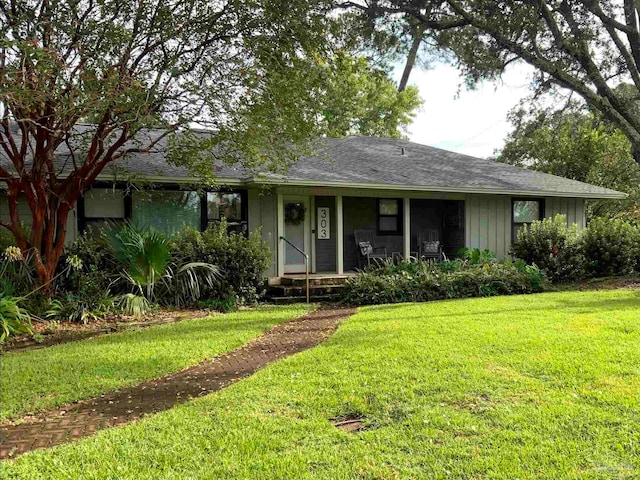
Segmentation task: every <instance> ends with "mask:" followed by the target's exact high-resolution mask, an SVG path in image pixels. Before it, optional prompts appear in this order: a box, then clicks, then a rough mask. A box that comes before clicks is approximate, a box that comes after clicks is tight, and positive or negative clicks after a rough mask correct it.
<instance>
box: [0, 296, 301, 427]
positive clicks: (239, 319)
mask: <svg viewBox="0 0 640 480" xmlns="http://www.w3.org/2000/svg"><path fill="white" fill-rule="evenodd" d="M307 310H308V308H307V307H306V306H301V305H296V306H290V307H262V308H258V309H255V310H244V311H240V312H237V313H231V314H227V315H216V316H213V317H210V318H203V319H198V320H184V321H181V322H178V323H173V324H167V325H160V326H156V327H149V328H144V329H139V330H135V331H128V332H124V333H116V334H112V335H105V336H101V337H97V338H93V339H90V340H84V341H80V342H72V343H67V344H63V345H57V346H52V347H48V348H43V349H40V350H31V351H26V352H22V353H8V354H6V355H4V356H3V357H2V361H1V362H0V373H1V375H0V416H1V417H2V418H3V419H6V418H18V417H21V416H24V415H25V414H28V413H33V412H37V411H39V410H43V409H48V408H52V407H56V406H59V405H63V404H65V403H68V402H71V401H75V400H80V399H82V398H89V397H92V396H95V395H98V394H100V393H104V392H107V391H109V390H114V389H117V388H119V387H123V386H126V385H135V384H137V383H140V382H143V381H144V380H147V379H150V378H154V377H159V376H161V375H164V374H167V373H171V372H175V371H178V370H181V369H183V368H185V367H188V366H190V365H195V364H197V363H200V362H201V361H202V360H204V359H206V358H209V357H212V356H215V355H218V354H220V353H223V352H226V351H228V350H232V349H234V348H236V347H239V346H240V345H242V344H244V343H246V342H248V341H249V340H251V339H252V338H254V337H257V336H258V335H260V334H261V333H263V332H264V331H266V330H268V329H269V328H271V327H272V326H274V325H276V324H278V323H281V322H284V321H285V320H288V319H290V318H293V317H297V316H299V315H302V314H303V313H305V312H306V311H307Z"/></svg>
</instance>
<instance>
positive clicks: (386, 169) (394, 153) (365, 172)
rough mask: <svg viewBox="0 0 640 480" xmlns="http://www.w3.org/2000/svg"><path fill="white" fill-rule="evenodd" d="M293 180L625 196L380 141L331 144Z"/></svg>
mask: <svg viewBox="0 0 640 480" xmlns="http://www.w3.org/2000/svg"><path fill="white" fill-rule="evenodd" d="M403 152H404V155H403ZM287 180H288V181H289V182H291V183H295V182H296V181H313V182H317V183H319V184H322V183H328V184H338V183H345V184H357V185H362V186H365V185H367V184H373V185H387V186H389V187H390V188H392V187H398V188H400V187H402V188H406V189H412V188H413V187H415V188H416V189H419V190H421V189H424V190H442V191H459V192H475V191H478V192H482V193H485V192H486V193H491V192H495V193H511V192H518V193H521V194H529V193H530V194H549V195H561V196H580V197H591V198H600V197H617V198H622V197H624V196H625V194H623V193H620V192H617V191H615V190H610V189H608V188H602V187H596V186H595V185H590V184H587V183H583V182H578V181H575V180H569V179H566V178H562V177H558V176H555V175H549V174H546V173H542V172H537V171H535V170H528V169H525V168H521V167H515V166H513V165H507V164H504V163H499V162H495V161H492V160H486V159H481V158H476V157H471V156H468V155H463V154H460V153H455V152H450V151H447V150H442V149H439V148H434V147H429V146H426V145H421V144H418V143H414V142H410V141H407V140H399V139H393V138H375V137H347V138H342V139H328V140H327V141H326V147H325V148H324V149H323V155H322V156H318V157H314V158H304V159H302V160H301V161H300V162H299V163H298V164H296V165H294V166H293V167H292V168H291V169H290V171H289V173H288V175H287Z"/></svg>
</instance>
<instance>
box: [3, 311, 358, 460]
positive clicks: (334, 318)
mask: <svg viewBox="0 0 640 480" xmlns="http://www.w3.org/2000/svg"><path fill="white" fill-rule="evenodd" d="M354 312H355V309H350V308H337V307H324V308H320V309H318V310H315V311H313V312H310V313H308V314H306V315H304V316H302V317H300V318H297V319H294V320H291V321H288V322H285V323H282V324H280V325H277V326H275V327H273V328H272V329H271V330H269V331H268V332H266V333H265V334H263V335H262V336H260V337H258V338H257V339H255V340H253V341H251V342H249V343H247V344H246V345H244V346H242V347H240V348H238V349H236V350H233V351H231V352H228V353H226V354H224V355H221V356H219V357H216V358H213V359H209V360H205V361H204V362H202V363H200V364H198V365H195V366H193V367H190V368H187V369H185V370H182V371H180V372H175V373H172V374H170V375H166V376H164V377H160V378H157V379H154V380H150V381H147V382H144V383H141V384H139V385H135V386H133V387H129V388H125V389H122V390H117V391H114V392H110V393H108V394H105V395H102V396H100V397H96V398H92V399H89V400H83V401H81V402H78V403H75V404H71V405H67V406H66V407H61V408H58V409H55V410H52V411H49V412H44V413H42V414H40V415H38V416H36V417H28V418H25V419H23V422H22V423H19V424H14V425H7V426H2V427H0V460H1V459H8V458H15V457H17V456H19V455H21V454H22V453H25V452H28V451H31V450H35V449H38V448H46V447H52V446H54V445H59V444H61V443H66V442H69V441H71V440H74V439H76V438H81V437H85V436H88V435H92V434H93V433H95V432H97V431H98V430H102V429H105V428H110V427H115V426H117V425H123V424H126V423H129V422H132V421H134V420H137V419H139V418H141V417H143V416H144V415H149V414H152V413H156V412H161V411H163V410H167V409H169V408H172V407H173V406H175V405H177V404H179V403H183V402H186V401H187V400H189V399H190V398H193V397H199V396H202V395H206V394H208V393H211V392H215V391H216V390H220V389H221V388H224V387H226V386H228V385H229V384H230V383H232V382H234V381H236V380H240V379H242V378H245V377H248V376H249V375H251V374H253V373H255V372H256V371H257V370H259V369H260V368H262V367H264V366H265V365H268V364H269V363H271V362H274V361H276V360H279V359H281V358H284V357H287V356H289V355H293V354H294V353H298V352H301V351H303V350H307V349H308V348H311V347H314V346H316V345H318V344H320V343H322V342H324V341H325V340H326V339H327V338H329V337H330V336H331V335H332V334H333V333H334V332H335V331H336V329H337V328H338V324H339V323H340V322H341V321H342V320H344V319H345V318H347V317H349V316H351V315H352V314H353V313H354Z"/></svg>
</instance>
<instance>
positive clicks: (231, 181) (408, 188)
mask: <svg viewBox="0 0 640 480" xmlns="http://www.w3.org/2000/svg"><path fill="white" fill-rule="evenodd" d="M139 178H140V179H141V180H142V179H143V180H145V181H148V182H151V183H171V184H178V185H196V184H198V183H202V182H201V180H200V179H199V178H198V177H166V176H161V175H153V176H143V175H140V177H139ZM96 180H100V181H106V182H109V181H113V175H104V176H103V175H98V178H97V179H96ZM216 183H218V184H219V185H222V186H224V185H229V186H244V187H251V186H265V185H267V186H268V185H274V186H292V187H316V188H317V187H329V188H340V189H345V188H358V189H368V190H385V191H393V190H395V191H403V192H440V193H466V194H478V195H511V196H531V197H562V198H567V197H570V198H585V199H593V200H596V199H602V200H604V199H617V200H620V199H624V198H627V197H628V196H629V195H628V194H626V193H622V192H616V191H613V190H612V191H611V192H612V193H605V192H603V193H599V194H596V193H584V192H583V193H578V192H554V191H545V190H509V189H498V188H496V189H490V188H475V187H437V186H425V185H390V184H384V183H344V182H328V181H322V182H317V181H312V180H287V179H259V178H256V177H253V178H248V179H238V178H219V179H218V180H217V181H216Z"/></svg>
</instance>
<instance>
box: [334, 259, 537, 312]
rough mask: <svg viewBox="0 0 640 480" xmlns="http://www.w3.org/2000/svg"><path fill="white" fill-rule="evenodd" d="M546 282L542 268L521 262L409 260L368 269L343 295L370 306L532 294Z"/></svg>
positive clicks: (352, 301) (350, 301) (346, 286)
mask: <svg viewBox="0 0 640 480" xmlns="http://www.w3.org/2000/svg"><path fill="white" fill-rule="evenodd" d="M454 264H455V266H456V267H455V268H454V269H452V268H450V267H451V265H454ZM547 284H548V281H547V278H546V276H545V274H544V273H543V272H542V271H540V270H539V269H538V268H537V267H536V266H535V265H525V264H523V263H522V262H502V263H500V262H493V263H485V264H482V265H478V264H469V263H464V262H458V261H451V262H441V263H435V264H434V263H428V262H413V263H411V264H407V263H404V264H401V265H399V266H397V268H393V267H391V266H390V265H382V266H380V267H378V268H369V269H367V270H366V271H364V272H362V273H361V274H359V275H358V276H357V277H355V278H352V279H350V280H348V281H347V283H346V285H345V288H344V290H343V295H344V300H345V302H347V303H349V304H353V305H373V304H381V303H401V302H427V301H431V300H442V299H448V298H468V297H487V296H493V295H510V294H523V293H535V292H541V291H543V290H544V289H545V288H546V287H547Z"/></svg>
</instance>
